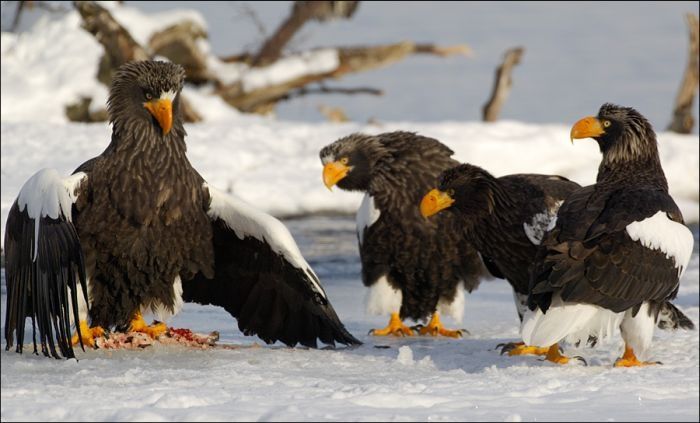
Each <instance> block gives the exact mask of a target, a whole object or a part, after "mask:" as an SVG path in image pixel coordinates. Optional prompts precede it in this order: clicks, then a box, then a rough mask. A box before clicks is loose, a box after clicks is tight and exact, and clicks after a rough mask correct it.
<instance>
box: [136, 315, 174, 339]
mask: <svg viewBox="0 0 700 423" xmlns="http://www.w3.org/2000/svg"><path fill="white" fill-rule="evenodd" d="M129 331H130V332H142V333H145V334H147V335H148V336H150V337H151V338H153V339H158V337H159V336H161V335H162V334H164V333H165V332H167V331H168V327H167V326H166V325H165V323H163V322H158V323H155V324H153V325H150V326H149V325H147V324H146V321H145V320H143V316H142V315H141V312H139V311H137V312H136V314H134V318H133V319H131V323H130V324H129Z"/></svg>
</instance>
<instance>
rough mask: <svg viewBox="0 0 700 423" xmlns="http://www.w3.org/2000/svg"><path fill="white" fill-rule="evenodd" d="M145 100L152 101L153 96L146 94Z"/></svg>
mask: <svg viewBox="0 0 700 423" xmlns="http://www.w3.org/2000/svg"><path fill="white" fill-rule="evenodd" d="M146 100H153V94H151V93H150V92H146Z"/></svg>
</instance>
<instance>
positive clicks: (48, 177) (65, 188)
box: [17, 169, 87, 260]
mask: <svg viewBox="0 0 700 423" xmlns="http://www.w3.org/2000/svg"><path fill="white" fill-rule="evenodd" d="M85 178H87V174H85V173H84V172H78V173H76V174H74V175H71V176H69V177H67V178H63V177H61V175H59V174H58V172H57V171H56V170H54V169H42V170H40V171H38V172H37V173H35V174H34V175H32V177H31V178H29V180H28V181H27V182H25V183H24V185H23V186H22V189H21V190H20V192H19V196H17V206H18V207H19V211H24V209H25V208H26V209H27V215H29V217H30V218H32V219H34V245H39V226H40V222H41V218H42V217H47V216H48V217H50V218H51V219H58V217H59V216H63V217H65V218H66V220H67V221H69V222H70V221H72V217H73V216H72V213H71V207H72V205H73V203H75V200H76V199H77V197H76V194H75V190H76V189H77V188H78V186H80V183H81V182H82V181H83V180H84V179H85ZM37 254H38V249H35V251H34V257H33V260H36V257H37Z"/></svg>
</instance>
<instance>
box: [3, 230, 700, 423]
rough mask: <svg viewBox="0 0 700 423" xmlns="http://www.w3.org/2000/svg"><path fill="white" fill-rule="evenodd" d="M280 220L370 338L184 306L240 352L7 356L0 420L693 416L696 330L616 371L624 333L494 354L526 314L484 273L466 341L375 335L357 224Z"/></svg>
mask: <svg viewBox="0 0 700 423" xmlns="http://www.w3.org/2000/svg"><path fill="white" fill-rule="evenodd" d="M284 223H285V224H286V225H287V226H288V227H289V228H290V230H291V232H292V234H293V235H294V237H295V239H297V241H298V242H299V244H300V245H299V246H300V248H301V251H302V253H303V254H304V256H305V257H306V259H307V260H308V261H309V263H310V264H311V266H312V267H313V268H314V269H315V270H316V271H317V273H318V275H319V277H320V278H321V281H322V282H323V284H324V287H325V289H326V292H327V293H328V296H329V298H330V300H331V302H332V303H333V305H334V307H335V309H336V311H337V312H338V315H339V316H340V317H341V319H342V321H343V322H344V323H345V324H346V326H347V328H348V329H349V330H350V332H352V333H353V334H355V335H356V336H358V337H359V338H360V339H361V340H362V341H364V342H365V344H364V345H362V346H360V347H358V348H355V349H340V348H339V349H336V350H308V349H303V348H296V349H289V348H286V347H282V346H279V345H273V346H262V347H261V348H257V347H254V346H252V345H253V344H254V343H255V338H251V337H245V336H243V335H242V334H241V333H240V332H239V331H238V330H237V328H236V327H235V321H234V320H233V319H232V318H231V317H230V316H229V314H228V313H226V312H225V311H223V309H221V308H217V307H213V306H206V307H204V306H198V305H193V304H186V305H185V307H184V309H183V311H182V312H181V313H180V314H179V315H178V316H177V317H176V318H175V319H173V320H172V321H170V322H169V323H170V324H171V325H172V326H175V327H188V328H190V329H193V330H195V331H198V332H205V333H207V332H209V331H211V330H218V331H220V332H221V338H222V341H221V342H223V343H226V344H236V345H240V346H241V348H239V349H212V350H204V351H202V350H189V349H184V348H182V347H177V346H162V345H156V346H154V347H150V348H147V349H144V350H139V351H106V350H100V351H89V352H87V353H82V352H79V353H78V355H79V358H80V360H79V361H78V362H75V361H60V360H53V359H46V358H44V357H36V356H33V355H31V354H24V355H21V356H20V355H18V354H16V353H14V352H5V351H3V352H2V353H1V354H2V398H1V399H2V405H1V417H2V420H3V421H18V420H25V421H27V420H28V421H45V420H52V421H55V420H65V421H70V420H98V421H106V420H109V421H116V420H118V421H174V420H178V421H188V420H198V421H203V420H266V421H268V420H275V421H279V420H286V421H289V420H295V421H299V420H304V421H328V420H352V421H376V420H379V421H387V420H391V421H409V420H410V421H428V420H439V421H464V420H490V421H494V420H496V421H497V420H501V421H504V420H505V421H533V420H540V421H542V420H544V421H549V420H572V419H575V420H581V421H585V420H593V421H600V420H623V421H650V420H656V421H659V420H665V421H697V420H698V417H699V410H698V400H699V389H698V379H699V377H700V374H699V371H698V369H699V368H698V362H699V360H700V355H699V347H698V345H699V342H700V339H698V331H697V330H694V331H678V332H667V331H661V330H657V331H656V333H655V336H654V342H653V344H652V346H651V350H650V357H651V359H653V360H659V361H662V362H663V363H664V364H663V365H660V366H651V367H646V368H636V369H621V368H613V367H612V363H613V362H614V360H615V358H617V357H618V356H619V355H620V354H621V353H622V340H621V338H620V336H619V334H617V335H616V336H615V337H614V338H613V339H612V340H611V341H610V343H609V344H604V345H602V346H600V347H597V348H595V349H587V348H573V347H570V346H567V347H566V350H565V352H566V353H567V354H568V355H582V356H583V357H585V358H586V359H587V360H588V362H589V364H590V365H589V366H588V367H584V366H582V365H577V364H573V365H567V366H563V367H562V366H557V365H554V364H550V363H545V362H542V361H539V359H538V358H537V357H532V356H530V357H525V356H521V357H506V356H501V355H499V353H498V352H497V351H495V349H494V348H495V346H496V344H498V343H500V342H510V341H514V340H516V339H517V334H518V317H517V315H516V313H515V308H514V307H513V301H512V296H511V288H510V286H509V285H508V284H507V283H505V282H503V281H498V280H489V281H484V282H483V283H482V285H481V286H480V287H479V289H478V290H476V291H475V292H474V293H472V294H469V295H467V301H466V306H465V319H464V322H465V323H464V325H463V326H464V327H466V328H467V329H468V330H469V331H470V333H471V334H470V335H467V336H466V337H465V338H463V339H460V340H454V339H445V338H437V339H434V338H429V337H416V338H412V339H409V338H375V337H371V336H368V335H365V334H367V331H368V330H369V329H371V328H376V327H383V326H384V325H385V324H386V321H387V319H386V316H378V317H371V316H367V315H365V313H364V310H363V307H362V299H363V298H362V297H363V295H362V293H361V288H360V287H361V282H360V263H359V257H358V254H357V245H356V242H357V241H356V237H355V223H354V221H353V219H352V218H351V217H312V218H304V219H293V220H287V221H285V222H284ZM694 233H695V234H696V237H697V229H694ZM698 263H699V259H698V253H697V248H696V251H695V253H694V254H693V258H692V260H691V265H690V267H689V270H688V271H687V272H686V274H685V275H684V277H683V280H682V282H681V288H680V291H679V296H678V298H677V300H676V304H677V305H678V306H679V307H680V308H681V309H682V310H683V311H684V312H685V313H687V314H688V315H689V316H690V318H691V319H692V320H693V321H694V322H695V324H696V325H697V324H698V322H699V320H698V319H699V315H698V312H699V308H698V305H699V304H698V293H699V292H700V289H699V288H700V287H699V284H698V274H699V270H698ZM2 296H3V298H2V300H3V301H5V296H6V292H5V290H4V284H3V291H2ZM445 323H446V324H447V325H448V327H450V325H451V324H452V322H451V321H449V320H446V322H445ZM377 347H379V348H377ZM387 347H388V348H387Z"/></svg>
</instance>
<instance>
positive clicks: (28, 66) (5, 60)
mask: <svg viewBox="0 0 700 423" xmlns="http://www.w3.org/2000/svg"><path fill="white" fill-rule="evenodd" d="M103 5H104V6H105V7H106V8H107V9H108V10H109V11H110V13H112V16H113V17H114V19H116V20H117V21H118V22H119V23H121V24H122V25H123V26H124V27H125V28H126V29H127V30H128V31H129V32H130V33H131V35H132V36H133V37H134V39H135V40H136V41H137V42H138V43H139V44H141V45H142V46H147V45H148V40H149V39H150V37H151V36H152V35H153V34H154V33H155V32H157V31H160V30H162V29H165V28H167V27H169V26H171V25H174V24H176V23H178V22H182V21H187V20H189V21H193V22H195V23H196V24H198V25H200V26H202V27H203V28H206V21H205V20H204V18H203V17H202V16H201V14H200V13H199V12H197V11H194V10H185V9H173V10H167V11H163V12H159V13H152V14H147V13H144V12H142V11H140V10H139V9H136V8H132V7H128V6H121V5H118V4H116V3H114V2H103ZM80 23H81V18H80V15H79V14H78V12H76V11H75V10H71V11H69V12H67V13H65V14H64V15H63V16H61V17H59V18H56V17H51V19H50V17H49V16H44V17H43V18H42V19H40V20H39V21H38V22H37V23H36V25H34V27H33V28H32V29H31V30H30V31H27V32H24V33H21V34H11V33H5V32H3V33H2V50H1V51H2V111H1V112H0V113H1V114H0V116H1V118H2V121H3V122H10V121H13V122H16V121H42V122H46V121H50V122H66V121H67V118H66V117H65V107H66V105H68V104H73V103H75V102H76V101H77V100H79V99H80V98H81V97H92V98H93V103H92V105H91V108H99V107H103V106H104V104H105V102H106V100H107V87H105V86H104V85H102V84H101V83H100V82H99V81H97V79H96V76H97V69H98V63H99V60H100V57H101V56H102V53H103V49H102V46H101V45H100V44H99V43H98V42H97V41H96V40H95V38H94V37H93V36H92V35H90V34H89V33H88V32H87V31H85V30H84V29H82V28H81V27H80ZM197 43H198V46H199V47H200V49H201V50H202V52H203V53H204V54H205V55H206V56H207V64H208V66H209V70H210V71H211V72H212V73H214V74H215V75H218V76H219V77H220V79H221V80H222V81H223V82H224V83H226V84H232V83H235V82H238V81H240V83H241V84H242V87H243V89H244V90H245V91H252V90H256V89H260V88H264V87H265V86H268V85H271V84H280V83H283V82H285V81H289V80H292V79H295V78H299V77H301V76H304V75H316V74H322V73H326V72H330V71H332V70H334V69H335V68H336V67H337V66H338V64H339V63H340V59H339V57H338V52H337V50H335V49H330V48H325V49H317V50H313V51H306V52H302V53H299V54H293V55H290V56H288V57H285V58H283V59H281V60H279V61H278V62H276V63H274V64H272V65H270V66H267V67H264V68H250V67H248V66H247V65H244V64H240V63H224V62H222V61H221V60H220V59H219V58H218V57H216V56H215V55H214V54H213V53H212V51H211V46H210V44H209V41H208V40H206V39H199V40H197ZM213 91H214V90H213V88H212V87H207V86H204V87H196V88H195V87H188V88H187V90H186V94H187V96H188V98H190V97H196V98H197V100H198V101H194V102H193V103H194V105H195V106H196V107H197V111H198V112H200V114H201V115H202V116H203V118H204V120H205V121H208V120H216V119H219V118H221V117H222V113H221V110H225V109H231V107H230V106H228V105H226V104H225V103H224V102H223V100H221V98H220V97H219V96H217V95H215V94H214V92H213ZM203 101H208V102H210V103H213V104H220V105H222V107H221V108H217V107H206V106H204V107H200V106H202V105H201V103H202V102H203ZM232 113H234V114H235V113H236V112H235V110H234V111H233V112H232Z"/></svg>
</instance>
